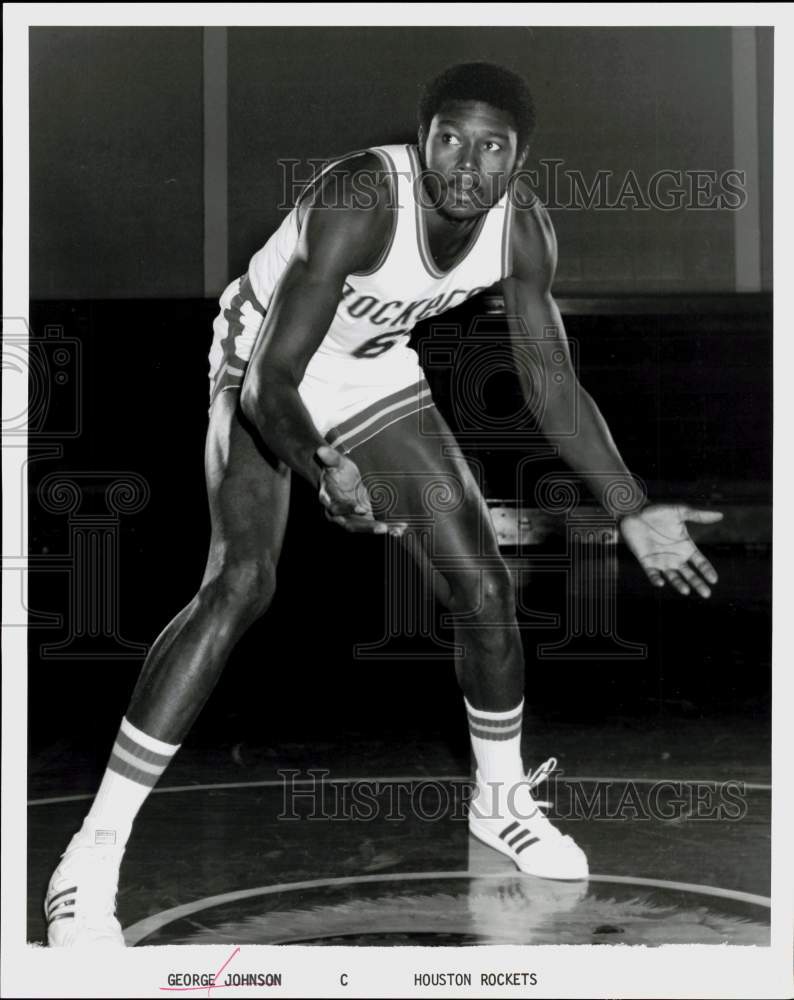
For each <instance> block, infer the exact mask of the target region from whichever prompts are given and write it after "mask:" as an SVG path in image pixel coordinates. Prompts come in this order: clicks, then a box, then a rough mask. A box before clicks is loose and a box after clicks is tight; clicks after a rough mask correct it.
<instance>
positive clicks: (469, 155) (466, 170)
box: [455, 146, 480, 189]
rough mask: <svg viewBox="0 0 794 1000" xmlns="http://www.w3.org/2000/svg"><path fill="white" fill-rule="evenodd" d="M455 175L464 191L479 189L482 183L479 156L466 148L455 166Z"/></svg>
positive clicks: (469, 148) (468, 147)
mask: <svg viewBox="0 0 794 1000" xmlns="http://www.w3.org/2000/svg"><path fill="white" fill-rule="evenodd" d="M455 173H456V174H457V176H458V178H459V180H460V184H461V187H463V188H464V189H467V188H473V187H477V186H478V185H479V183H480V164H479V161H478V159H477V154H476V153H475V152H474V150H473V149H472V148H471V147H470V146H467V147H464V148H463V149H462V150H461V152H460V156H459V157H458V162H457V164H456V165H455Z"/></svg>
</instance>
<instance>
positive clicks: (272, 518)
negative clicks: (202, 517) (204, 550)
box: [205, 389, 290, 574]
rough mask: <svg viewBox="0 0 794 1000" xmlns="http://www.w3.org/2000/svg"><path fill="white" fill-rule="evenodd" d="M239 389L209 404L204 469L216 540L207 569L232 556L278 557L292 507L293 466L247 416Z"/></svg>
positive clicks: (222, 395) (227, 390)
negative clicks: (266, 441)
mask: <svg viewBox="0 0 794 1000" xmlns="http://www.w3.org/2000/svg"><path fill="white" fill-rule="evenodd" d="M239 396H240V393H239V391H238V390H236V389H226V390H224V391H223V392H219V393H218V395H217V398H216V399H215V400H214V402H213V404H212V407H211V409H210V423H209V429H208V432H207V442H206V448H205V472H206V480H207V496H208V499H209V508H210V519H211V523H212V540H211V543H210V560H209V564H208V567H207V572H208V573H210V574H211V573H212V571H213V570H216V569H219V568H220V566H217V565H215V564H216V563H219V562H225V561H227V560H229V559H238V560H239V559H257V558H262V559H267V560H268V561H270V562H272V563H273V565H275V563H276V562H277V561H278V556H279V553H280V551H281V544H282V541H283V538H284V531H285V528H286V522H287V514H288V511H289V496H290V470H289V468H288V467H287V466H286V465H285V464H284V463H283V462H281V461H279V459H277V458H276V457H275V456H274V455H272V454H271V453H270V452H268V451H267V449H266V447H265V446H264V444H263V443H262V442H261V441H260V440H259V437H258V435H257V434H256V431H255V430H254V428H253V427H252V426H251V425H250V423H249V422H248V421H247V420H246V418H245V417H244V416H243V413H242V411H241V410H240V406H239Z"/></svg>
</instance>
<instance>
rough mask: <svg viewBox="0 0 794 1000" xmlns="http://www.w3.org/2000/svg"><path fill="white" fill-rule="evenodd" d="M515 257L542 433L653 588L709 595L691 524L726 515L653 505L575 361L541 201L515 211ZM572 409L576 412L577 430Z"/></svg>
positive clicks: (519, 343) (517, 306) (510, 289)
mask: <svg viewBox="0 0 794 1000" xmlns="http://www.w3.org/2000/svg"><path fill="white" fill-rule="evenodd" d="M525 204H526V202H525ZM513 255H514V256H513V261H514V269H513V274H512V276H511V277H510V278H507V279H506V280H505V281H504V282H503V289H504V296H505V308H506V311H507V316H508V322H509V325H510V331H511V338H512V342H513V345H514V351H515V353H516V358H517V361H518V362H519V363H518V365H517V368H518V373H519V378H520V379H521V382H522V385H523V388H524V392H525V395H526V397H527V399H528V400H530V399H532V398H533V396H534V392H535V390H536V386H534V385H533V384H531V383H530V380H529V375H528V373H527V372H525V371H524V366H523V365H522V364H521V363H520V362H521V356H520V355H521V351H525V350H526V348H527V345H528V344H531V345H532V347H533V350H534V351H535V352H536V356H539V358H540V361H541V366H542V369H543V384H544V388H545V398H544V400H543V404H544V405H543V409H542V413H541V415H540V428H541V430H542V432H543V433H544V434H545V435H546V437H548V438H549V439H550V440H551V441H552V442H553V443H554V444H556V445H557V446H558V448H559V451H560V456H561V457H562V459H563V460H564V461H565V462H566V463H567V464H568V465H569V466H570V467H571V468H572V469H573V470H574V471H575V472H577V473H578V474H579V475H581V476H582V478H583V479H584V481H585V482H586V483H587V485H588V487H589V489H590V491H591V492H592V493H593V495H594V496H595V497H596V498H597V499H598V501H599V503H600V504H601V505H602V506H603V507H604V509H605V510H607V511H609V513H611V514H612V515H613V516H615V517H616V518H617V519H618V520H619V522H620V531H621V535H622V536H623V539H624V541H625V542H626V544H627V545H628V547H629V548H630V549H631V551H632V552H633V553H634V555H635V556H636V557H637V559H638V560H639V562H640V565H641V566H642V568H643V569H644V570H645V573H646V575H647V577H648V579H649V580H650V582H651V583H652V584H653V585H654V586H656V587H661V586H663V585H664V583H665V582H667V583H669V584H670V585H671V586H673V587H674V588H675V589H676V590H677V591H678V592H679V593H680V594H689V593H690V590H692V589H694V590H695V591H696V592H697V593H698V594H700V596H701V597H708V596H709V595H710V593H711V590H710V588H709V584H711V585H713V584H715V583H716V582H717V574H716V572H715V570H714V567H713V566H712V565H711V563H710V562H709V561H708V559H706V557H705V556H704V555H703V554H702V553H701V552H700V550H699V549H698V548H697V546H696V545H695V544H694V542H693V541H692V539H691V538H690V537H689V533H688V531H687V529H686V524H685V522H686V521H697V522H699V523H701V524H710V523H713V522H715V521H719V520H721V518H722V514H720V513H719V512H717V511H708V510H693V509H692V508H691V507H688V506H686V505H683V504H653V505H650V506H646V497H645V496H644V493H643V491H642V490H641V489H640V487H639V485H638V484H637V483H636V482H635V480H634V479H633V478H632V476H631V474H630V473H629V470H628V469H627V468H626V465H625V463H624V461H623V459H622V458H621V457H620V453H619V451H618V449H617V446H616V445H615V442H614V441H613V440H612V435H611V434H610V433H609V428H608V427H607V425H606V421H605V420H604V418H603V417H602V416H601V413H600V411H599V409H598V407H597V406H596V404H595V402H594V401H593V399H592V398H591V397H590V395H589V394H588V393H587V392H586V391H585V390H584V389H583V388H582V386H581V385H580V384H579V380H578V378H577V377H576V373H575V372H574V370H573V367H572V365H571V357H570V351H569V349H568V343H567V339H566V336H565V329H564V327H563V323H562V317H561V316H560V311H559V309H558V308H557V304H556V303H555V301H554V298H553V297H552V294H551V287H552V283H553V281H554V272H555V270H556V266H557V241H556V239H555V236H554V229H553V227H552V224H551V220H550V219H549V216H548V213H547V212H546V210H545V209H544V208H543V206H542V205H541V204H540V202H538V201H537V200H536V201H535V202H534V203H533V204H532V205H530V206H529V207H527V208H525V209H521V210H519V211H517V212H516V217H515V226H514V231H513ZM571 414H575V415H576V426H575V432H574V433H573V434H571V427H570V424H571Z"/></svg>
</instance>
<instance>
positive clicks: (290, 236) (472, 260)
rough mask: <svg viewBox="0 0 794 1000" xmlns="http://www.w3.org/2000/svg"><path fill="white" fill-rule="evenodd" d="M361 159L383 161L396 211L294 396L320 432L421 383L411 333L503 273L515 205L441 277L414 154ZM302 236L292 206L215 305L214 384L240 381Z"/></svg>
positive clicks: (403, 151) (484, 220)
mask: <svg viewBox="0 0 794 1000" xmlns="http://www.w3.org/2000/svg"><path fill="white" fill-rule="evenodd" d="M366 152H370V153H375V154H376V155H377V156H378V157H379V159H380V160H381V162H382V164H383V169H384V171H386V173H387V175H388V177H389V178H390V183H391V184H392V192H391V193H392V199H393V202H392V203H393V204H394V205H395V206H396V208H395V211H394V213H393V224H392V232H391V237H390V239H389V241H388V244H387V245H386V247H385V248H384V250H383V253H382V254H381V257H380V259H379V260H378V261H377V262H376V264H375V266H374V267H372V268H370V269H369V270H368V271H364V272H356V273H353V274H350V275H348V277H347V280H346V281H345V285H344V289H343V292H342V297H341V299H340V301H339V305H338V307H337V310H336V313H335V315H334V318H333V320H332V322H331V325H330V326H329V328H328V332H327V333H326V335H325V337H324V338H323V340H322V342H321V344H320V346H319V347H318V349H317V351H316V352H315V354H314V355H313V356H312V358H311V359H310V360H309V363H308V366H307V368H306V373H305V376H304V378H303V381H302V382H301V385H300V387H299V392H300V394H301V398H302V400H303V402H304V404H305V405H306V407H307V409H308V410H309V413H310V415H311V416H312V418H313V420H314V422H315V424H316V426H317V428H318V430H320V432H321V433H325V432H326V430H327V429H328V428H329V427H332V426H334V424H337V423H339V421H340V420H342V419H344V418H345V417H346V416H350V415H351V414H353V413H355V412H356V409H358V410H359V411H360V410H363V409H365V408H367V407H368V406H371V404H372V403H373V402H375V401H376V400H378V399H381V398H382V397H384V396H387V395H390V394H391V393H394V392H397V391H399V390H401V389H404V388H406V387H407V386H410V385H415V384H416V383H417V382H418V381H419V380H421V379H422V371H421V367H420V365H419V359H418V356H417V354H416V352H415V351H414V350H412V349H411V348H410V347H409V346H408V340H409V336H410V333H411V330H412V329H413V327H414V326H415V325H416V324H417V323H418V322H419V321H420V320H426V319H428V318H429V317H432V316H436V315H438V314H439V313H442V312H444V311H445V310H447V309H450V308H452V307H453V306H457V305H460V304H461V302H463V301H465V300H466V299H467V298H469V297H470V296H471V295H474V294H475V293H476V292H479V291H482V290H483V289H484V288H487V287H489V286H490V285H492V284H494V282H496V281H499V280H500V279H502V278H504V277H506V276H507V275H508V274H509V273H510V228H511V227H510V219H511V216H512V205H511V200H510V199H509V197H508V196H507V194H505V196H504V197H503V198H502V199H501V201H499V202H498V204H497V205H495V206H494V207H493V208H491V209H490V210H489V211H488V212H485V213H484V214H483V215H482V216H481V217H480V219H479V220H478V222H477V225H476V230H475V232H474V234H473V235H472V237H471V240H470V242H469V244H468V246H467V248H466V249H465V250H464V251H463V252H462V253H461V254H460V255H459V256H458V258H457V259H456V260H455V261H454V262H453V263H452V265H451V266H450V267H449V268H448V269H447V270H445V271H442V270H440V269H439V267H438V266H437V264H436V263H435V261H434V260H433V257H432V255H431V253H430V248H429V240H428V235H427V229H426V224H425V210H424V209H423V208H422V207H421V205H420V204H419V201H418V199H417V194H418V191H419V184H420V183H421V181H420V170H421V168H420V162H419V156H418V152H417V149H416V147H415V146H410V145H394V146H379V147H374V148H373V149H371V150H367V151H366ZM358 155H361V154H360V153H354V154H351V157H355V156H358ZM344 159H348V157H345V158H344ZM340 162H341V161H339V160H337V161H334V163H332V164H329V166H328V167H327V168H326V170H328V169H331V168H332V167H333V166H335V165H336V164H338V163H340ZM299 236H300V223H299V216H298V206H297V205H296V207H295V208H294V209H293V210H292V211H291V212H290V213H289V215H287V216H286V218H285V219H284V221H283V222H282V223H281V225H280V226H279V228H278V229H277V230H276V231H275V232H274V233H273V235H272V236H271V237H270V239H269V240H268V241H267V243H266V244H265V245H264V246H263V247H262V248H261V249H260V250H258V251H257V252H256V253H255V254H254V256H253V257H252V258H251V262H250V264H249V267H248V272H247V274H246V275H244V276H243V277H242V278H240V279H238V280H237V281H235V282H233V283H232V284H231V285H230V286H229V287H228V288H227V289H226V290H225V292H224V293H223V295H222V296H221V313H220V315H219V316H218V318H217V319H216V321H215V336H214V339H213V343H212V348H211V351H210V358H209V360H210V379H211V380H213V381H214V380H216V379H218V378H219V376H221V375H222V374H224V369H225V370H227V371H228V372H231V373H232V374H236V373H239V376H240V377H242V374H243V372H244V369H245V365H246V363H247V362H248V359H249V358H250V356H251V352H252V351H253V347H254V343H255V340H256V337H257V334H258V332H259V329H260V327H261V325H262V322H263V318H264V315H265V312H266V310H267V308H268V306H269V304H270V300H271V298H272V296H273V293H274V291H275V288H276V286H277V285H278V282H279V280H280V278H281V276H282V274H283V273H284V271H285V269H286V267H287V264H288V263H289V260H290V258H291V256H292V254H293V252H294V250H295V248H296V246H297V243H298V239H299Z"/></svg>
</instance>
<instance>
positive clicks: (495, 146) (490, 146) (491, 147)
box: [485, 141, 502, 153]
mask: <svg viewBox="0 0 794 1000" xmlns="http://www.w3.org/2000/svg"><path fill="white" fill-rule="evenodd" d="M485 148H486V149H487V150H488V152H489V153H495V152H497V151H498V150H500V149H501V148H502V147H501V146H500V145H499V143H498V142H493V141H491V142H486V144H485Z"/></svg>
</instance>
